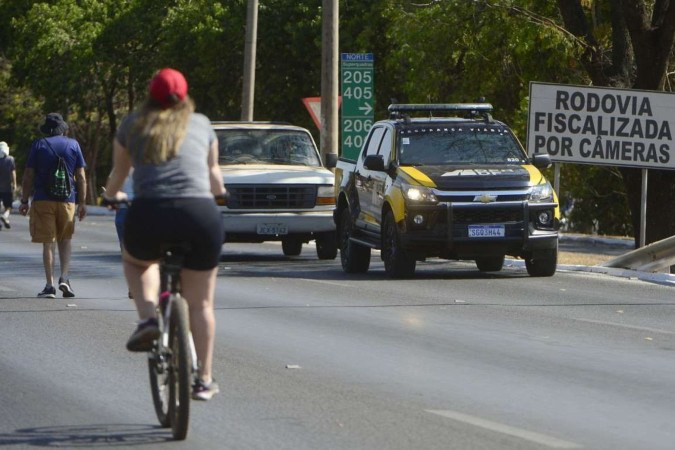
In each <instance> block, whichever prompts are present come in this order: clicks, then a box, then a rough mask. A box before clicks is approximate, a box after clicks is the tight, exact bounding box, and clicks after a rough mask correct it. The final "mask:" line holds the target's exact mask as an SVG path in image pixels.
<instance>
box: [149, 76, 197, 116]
mask: <svg viewBox="0 0 675 450" xmlns="http://www.w3.org/2000/svg"><path fill="white" fill-rule="evenodd" d="M149 89H150V97H152V99H153V100H155V101H156V102H157V103H159V104H160V105H162V107H163V108H165V109H166V108H170V107H172V106H173V105H175V104H176V103H178V102H181V101H183V100H184V99H185V96H187V92H188V84H187V81H186V80H185V77H184V76H183V74H182V73H180V72H179V71H177V70H175V69H171V68H168V67H167V68H165V69H162V70H160V71H159V72H157V75H155V76H154V77H153V78H152V80H150V87H149Z"/></svg>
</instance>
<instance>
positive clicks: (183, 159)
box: [103, 68, 225, 400]
mask: <svg viewBox="0 0 675 450" xmlns="http://www.w3.org/2000/svg"><path fill="white" fill-rule="evenodd" d="M187 92H188V85H187V81H186V80H185V77H184V76H183V75H182V74H181V73H180V72H178V71H176V70H174V69H169V68H166V69H162V70H160V71H159V72H158V73H157V74H156V75H155V76H154V78H153V79H152V80H151V81H150V86H149V96H148V100H147V101H146V102H145V104H144V105H143V106H142V107H141V109H140V110H139V111H135V112H132V113H131V114H129V115H128V116H127V117H125V118H124V119H123V121H122V123H121V124H120V127H119V129H118V130H117V134H116V136H115V140H114V141H113V168H112V171H111V173H110V176H109V178H108V183H107V185H106V190H105V193H104V194H103V197H104V199H106V200H108V201H120V200H124V199H125V197H126V196H125V194H124V193H123V192H121V191H120V188H121V187H122V184H123V183H124V180H125V178H126V177H127V175H128V174H129V171H130V169H131V168H132V167H133V168H134V171H133V175H132V177H133V185H134V201H133V204H132V205H131V206H130V208H129V211H128V213H127V217H126V220H125V224H124V251H123V264H124V274H125V276H126V278H127V283H128V284H129V289H130V290H131V294H132V296H133V299H134V302H135V303H136V309H137V310H138V316H139V318H140V322H139V324H138V327H137V328H136V330H135V331H134V332H133V334H132V335H131V337H130V338H129V341H128V342H127V349H128V350H130V351H137V352H145V351H149V350H150V349H151V348H152V343H153V341H154V340H155V339H157V338H158V337H159V328H158V324H157V318H156V301H157V298H158V297H159V285H160V277H159V259H160V257H161V252H160V246H161V245H162V244H165V243H178V242H186V243H188V244H189V246H190V249H191V250H190V251H189V252H188V253H187V254H186V257H185V260H184V266H183V270H182V272H181V287H182V294H183V296H184V297H185V299H186V300H187V302H188V305H189V311H190V328H191V331H192V334H193V338H194V342H195V348H196V351H197V358H198V360H199V374H198V380H197V381H196V383H195V385H194V387H193V398H195V399H197V400H209V399H210V398H211V397H213V395H215V394H216V393H217V392H218V386H217V384H216V383H215V382H214V381H213V378H212V375H211V370H212V363H213V346H214V340H215V316H214V312H213V303H214V299H213V297H214V293H215V285H216V275H217V271H218V262H219V259H220V251H221V247H222V243H223V224H222V219H221V216H220V212H219V211H218V208H217V206H216V203H215V201H214V196H221V195H224V193H225V188H224V186H223V182H222V178H221V174H220V169H219V167H218V142H217V138H216V135H215V133H214V131H213V129H212V127H211V123H210V121H209V119H208V118H207V117H206V116H204V115H202V114H199V113H195V112H194V102H193V101H192V99H191V98H190V97H189V96H188V95H187Z"/></svg>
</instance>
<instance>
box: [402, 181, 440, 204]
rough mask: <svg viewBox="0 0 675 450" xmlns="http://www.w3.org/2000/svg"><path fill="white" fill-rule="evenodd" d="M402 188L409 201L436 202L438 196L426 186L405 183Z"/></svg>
mask: <svg viewBox="0 0 675 450" xmlns="http://www.w3.org/2000/svg"><path fill="white" fill-rule="evenodd" d="M402 188H403V195H405V198H406V199H408V200H410V201H413V202H419V203H438V198H437V197H436V195H435V194H434V193H433V192H432V191H431V189H429V188H428V187H424V186H411V185H409V184H405V185H403V186H402Z"/></svg>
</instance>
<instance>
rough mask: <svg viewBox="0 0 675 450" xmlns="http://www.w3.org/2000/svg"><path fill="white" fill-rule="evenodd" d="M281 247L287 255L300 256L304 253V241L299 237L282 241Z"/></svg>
mask: <svg viewBox="0 0 675 450" xmlns="http://www.w3.org/2000/svg"><path fill="white" fill-rule="evenodd" d="M281 249H282V250H283V252H284V255H286V256H298V255H299V254H300V253H302V241H301V240H300V239H297V238H287V239H284V240H282V241H281Z"/></svg>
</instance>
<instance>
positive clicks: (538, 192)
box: [530, 181, 553, 203]
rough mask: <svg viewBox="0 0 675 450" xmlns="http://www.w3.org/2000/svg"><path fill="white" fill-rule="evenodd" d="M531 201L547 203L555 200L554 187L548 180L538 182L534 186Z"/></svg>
mask: <svg viewBox="0 0 675 450" xmlns="http://www.w3.org/2000/svg"><path fill="white" fill-rule="evenodd" d="M530 201H531V202H532V203H547V202H552V201H553V188H552V187H551V183H549V182H548V181H547V182H546V183H543V184H538V185H536V186H533V187H532V192H531V193H530Z"/></svg>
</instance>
